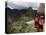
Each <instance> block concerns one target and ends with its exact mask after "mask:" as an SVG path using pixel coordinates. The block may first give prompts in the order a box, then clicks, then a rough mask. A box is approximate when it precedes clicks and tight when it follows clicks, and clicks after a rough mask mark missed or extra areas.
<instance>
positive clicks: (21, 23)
mask: <svg viewBox="0 0 46 35" xmlns="http://www.w3.org/2000/svg"><path fill="white" fill-rule="evenodd" d="M8 18H9V19H8V20H9V22H8V23H7V24H8V26H7V28H8V29H7V32H8V33H9V32H10V33H12V32H13V33H16V32H19V33H20V32H23V33H24V32H36V28H34V27H33V26H32V25H31V24H27V23H26V22H27V21H30V20H32V18H31V17H27V16H21V17H20V18H19V20H17V21H16V20H15V18H11V17H8ZM12 19H13V20H14V21H13V20H12ZM9 23H10V24H9Z"/></svg>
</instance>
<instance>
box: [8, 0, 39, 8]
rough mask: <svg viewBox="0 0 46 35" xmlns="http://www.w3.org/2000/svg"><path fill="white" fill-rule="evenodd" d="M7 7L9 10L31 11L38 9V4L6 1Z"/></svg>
mask: <svg viewBox="0 0 46 35" xmlns="http://www.w3.org/2000/svg"><path fill="white" fill-rule="evenodd" d="M7 4H8V5H7V6H8V7H9V8H11V9H26V8H29V7H32V9H38V7H39V5H40V3H31V2H21V1H10V0H9V1H8V3H7Z"/></svg>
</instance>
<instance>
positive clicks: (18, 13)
mask: <svg viewBox="0 0 46 35" xmlns="http://www.w3.org/2000/svg"><path fill="white" fill-rule="evenodd" d="M5 11H6V12H7V16H8V15H9V16H22V15H28V16H29V15H30V16H31V14H32V16H33V17H34V16H35V14H36V12H37V10H33V9H32V8H31V7H29V8H28V9H21V10H18V9H10V8H9V7H6V8H5ZM27 13H28V14H27Z"/></svg>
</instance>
